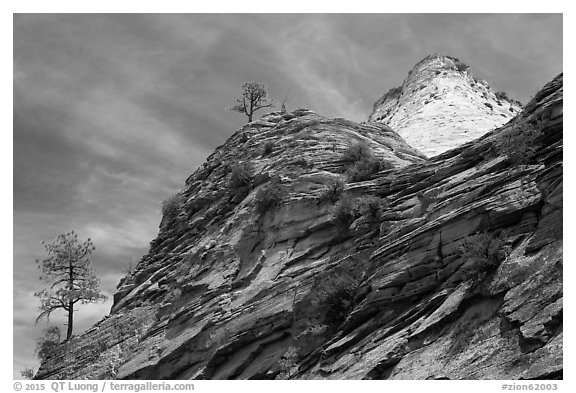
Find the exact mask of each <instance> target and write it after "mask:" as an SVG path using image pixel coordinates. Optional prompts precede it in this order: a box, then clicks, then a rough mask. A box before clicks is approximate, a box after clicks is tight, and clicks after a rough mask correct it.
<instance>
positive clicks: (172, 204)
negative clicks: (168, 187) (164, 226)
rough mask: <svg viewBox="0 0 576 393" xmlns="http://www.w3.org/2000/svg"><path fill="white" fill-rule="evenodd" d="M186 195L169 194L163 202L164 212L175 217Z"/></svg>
mask: <svg viewBox="0 0 576 393" xmlns="http://www.w3.org/2000/svg"><path fill="white" fill-rule="evenodd" d="M184 202H185V201H184V197H183V196H182V195H180V194H178V193H177V194H174V195H172V196H169V197H168V198H167V199H166V200H165V201H164V202H162V214H163V215H164V216H166V217H169V218H175V217H176V216H177V215H178V210H179V209H180V208H181V207H182V205H183V204H184Z"/></svg>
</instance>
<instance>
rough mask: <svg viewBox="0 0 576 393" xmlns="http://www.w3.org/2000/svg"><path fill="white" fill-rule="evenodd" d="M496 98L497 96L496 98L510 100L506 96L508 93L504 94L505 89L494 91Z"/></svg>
mask: <svg viewBox="0 0 576 393" xmlns="http://www.w3.org/2000/svg"><path fill="white" fill-rule="evenodd" d="M496 98H497V99H498V100H506V101H510V98H509V97H508V94H506V92H505V91H497V92H496Z"/></svg>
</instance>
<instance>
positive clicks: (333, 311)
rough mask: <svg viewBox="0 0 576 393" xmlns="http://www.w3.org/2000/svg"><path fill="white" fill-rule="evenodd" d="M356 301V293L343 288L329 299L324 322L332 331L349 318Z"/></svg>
mask: <svg viewBox="0 0 576 393" xmlns="http://www.w3.org/2000/svg"><path fill="white" fill-rule="evenodd" d="M353 301H354V291H352V290H351V289H347V288H342V289H340V290H338V291H337V292H335V293H333V294H332V295H331V296H329V297H328V299H327V301H326V303H327V304H326V306H327V311H326V316H325V318H324V322H325V323H326V325H328V327H329V328H331V329H332V330H334V329H336V328H338V326H340V325H341V324H342V323H343V322H344V321H345V320H346V318H347V317H348V314H349V313H350V310H351V309H352V306H353Z"/></svg>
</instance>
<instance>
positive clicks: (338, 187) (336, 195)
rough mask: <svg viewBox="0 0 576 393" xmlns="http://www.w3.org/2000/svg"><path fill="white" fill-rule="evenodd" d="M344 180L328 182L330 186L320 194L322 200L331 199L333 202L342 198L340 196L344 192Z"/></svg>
mask: <svg viewBox="0 0 576 393" xmlns="http://www.w3.org/2000/svg"><path fill="white" fill-rule="evenodd" d="M344 187H345V185H344V182H343V181H342V180H340V179H338V180H332V181H331V182H330V183H328V186H327V187H326V188H325V189H324V190H323V191H322V194H320V198H319V200H320V202H324V201H329V202H331V203H336V202H338V199H340V196H341V195H342V193H343V192H344Z"/></svg>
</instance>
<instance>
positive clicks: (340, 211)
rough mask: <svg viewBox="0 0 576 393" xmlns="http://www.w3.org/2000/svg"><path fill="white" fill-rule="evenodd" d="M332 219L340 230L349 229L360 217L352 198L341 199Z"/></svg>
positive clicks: (336, 205) (334, 209) (337, 203)
mask: <svg viewBox="0 0 576 393" xmlns="http://www.w3.org/2000/svg"><path fill="white" fill-rule="evenodd" d="M332 217H333V219H334V222H335V223H336V225H337V226H338V227H339V228H340V229H348V228H349V227H350V225H351V224H352V223H353V222H354V220H355V219H356V218H357V217H358V212H357V210H356V206H355V203H354V201H353V200H352V198H350V197H349V196H347V195H345V196H343V197H341V198H340V199H339V200H338V202H336V204H335V205H334V208H333V210H332Z"/></svg>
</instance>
